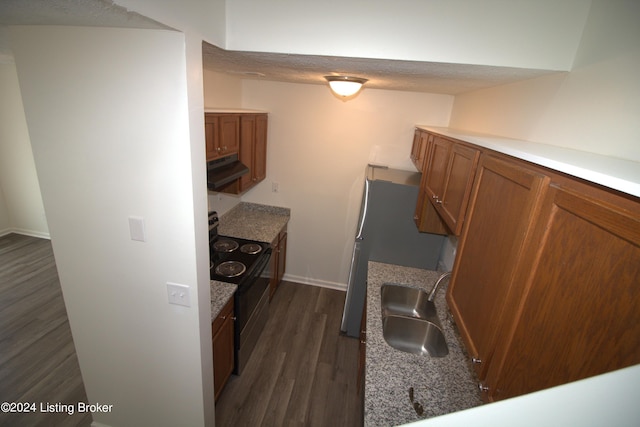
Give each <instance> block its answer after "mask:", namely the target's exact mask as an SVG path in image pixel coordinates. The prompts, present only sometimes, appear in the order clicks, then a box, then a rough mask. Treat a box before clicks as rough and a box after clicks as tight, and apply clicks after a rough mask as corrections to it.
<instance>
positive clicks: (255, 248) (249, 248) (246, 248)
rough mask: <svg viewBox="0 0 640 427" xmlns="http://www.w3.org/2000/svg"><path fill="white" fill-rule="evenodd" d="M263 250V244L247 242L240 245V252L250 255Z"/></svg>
mask: <svg viewBox="0 0 640 427" xmlns="http://www.w3.org/2000/svg"><path fill="white" fill-rule="evenodd" d="M261 251H262V246H260V245H259V244H257V243H247V244H244V245H242V246H240V252H242V253H245V254H250V255H255V254H258V253H260V252H261Z"/></svg>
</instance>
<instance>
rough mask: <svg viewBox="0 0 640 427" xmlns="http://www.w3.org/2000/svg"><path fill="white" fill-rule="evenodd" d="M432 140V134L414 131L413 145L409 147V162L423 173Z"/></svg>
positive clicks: (419, 130) (418, 130)
mask: <svg viewBox="0 0 640 427" xmlns="http://www.w3.org/2000/svg"><path fill="white" fill-rule="evenodd" d="M432 139H433V134H431V133H429V132H426V131H423V130H421V129H416V130H415V132H414V136H413V145H412V147H411V161H412V162H413V164H414V165H415V167H416V168H417V169H418V170H419V171H420V172H424V162H425V160H426V158H427V151H428V148H429V143H430V142H431V140H432Z"/></svg>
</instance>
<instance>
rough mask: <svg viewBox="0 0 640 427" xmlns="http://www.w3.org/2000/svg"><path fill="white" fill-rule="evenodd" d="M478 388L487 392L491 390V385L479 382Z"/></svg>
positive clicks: (482, 391)
mask: <svg viewBox="0 0 640 427" xmlns="http://www.w3.org/2000/svg"><path fill="white" fill-rule="evenodd" d="M478 388H479V389H480V392H481V393H486V392H488V391H489V386H487V385H484V384H482V383H478Z"/></svg>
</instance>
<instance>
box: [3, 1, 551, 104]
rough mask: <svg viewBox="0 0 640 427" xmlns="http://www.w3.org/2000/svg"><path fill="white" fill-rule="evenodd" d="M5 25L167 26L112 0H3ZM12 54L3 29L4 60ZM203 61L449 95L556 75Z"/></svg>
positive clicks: (330, 59)
mask: <svg viewBox="0 0 640 427" xmlns="http://www.w3.org/2000/svg"><path fill="white" fill-rule="evenodd" d="M3 25H72V26H101V27H124V28H168V27H166V26H164V25H162V24H160V23H158V22H156V21H153V20H151V19H149V18H147V17H145V16H142V15H140V14H137V13H133V12H129V11H127V9H126V8H124V7H121V6H118V5H115V4H114V3H113V2H112V1H110V0H0V27H1V26H3ZM0 30H1V28H0ZM10 56H11V54H10V51H9V49H8V46H7V43H6V41H5V40H4V38H3V36H2V31H0V62H2V61H3V59H4V58H10ZM203 62H204V67H205V68H206V69H209V70H212V71H217V72H221V73H228V74H233V75H236V76H238V77H240V78H247V79H263V80H274V81H282V82H292V83H311V84H326V82H325V80H324V78H323V76H325V75H330V74H346V75H353V76H357V77H364V78H367V79H369V81H368V82H367V83H366V87H368V88H375V89H387V90H403V91H412V92H431V93H444V94H457V93H461V92H466V91H470V90H475V89H481V88H486V87H491V86H497V85H501V84H505V83H511V82H514V81H519V80H526V79H530V78H534V77H539V76H541V75H545V74H549V73H551V71H544V70H531V69H521V68H507V67H490V66H481V65H470V64H443V63H434V62H418V61H397V60H383V59H364V58H345V57H334V56H315V55H288V54H280V53H258V52H238V51H226V50H223V49H220V48H218V47H215V46H213V45H210V44H207V43H203Z"/></svg>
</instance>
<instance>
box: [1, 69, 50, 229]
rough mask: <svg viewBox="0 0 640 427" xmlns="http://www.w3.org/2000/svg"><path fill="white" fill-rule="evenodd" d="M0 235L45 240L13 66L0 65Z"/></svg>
mask: <svg viewBox="0 0 640 427" xmlns="http://www.w3.org/2000/svg"><path fill="white" fill-rule="evenodd" d="M0 94H2V96H0V187H1V191H0V235H2V234H4V233H8V232H18V233H22V234H28V235H32V236H38V237H49V228H48V227H47V221H46V218H45V213H44V206H43V204H42V197H41V195H40V186H39V184H38V176H37V174H36V168H35V164H34V162H33V153H32V152H31V142H30V140H29V131H28V129H27V123H26V119H25V117H24V108H23V106H22V97H21V95H20V88H19V85H18V75H17V73H16V67H15V64H14V63H13V62H6V63H0Z"/></svg>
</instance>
